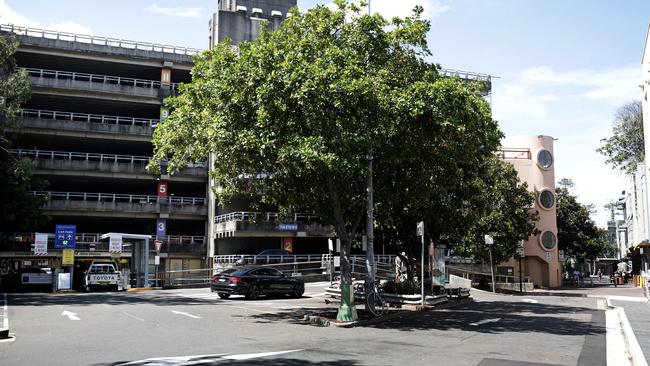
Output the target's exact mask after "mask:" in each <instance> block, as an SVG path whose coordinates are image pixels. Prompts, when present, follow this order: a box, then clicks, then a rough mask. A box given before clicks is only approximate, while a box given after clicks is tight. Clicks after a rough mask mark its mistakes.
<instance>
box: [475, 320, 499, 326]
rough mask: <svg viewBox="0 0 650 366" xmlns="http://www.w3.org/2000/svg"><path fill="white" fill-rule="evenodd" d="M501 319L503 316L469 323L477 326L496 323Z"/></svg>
mask: <svg viewBox="0 0 650 366" xmlns="http://www.w3.org/2000/svg"><path fill="white" fill-rule="evenodd" d="M499 320H501V318H494V319H484V320H481V321H478V322H476V323H469V325H471V326H474V327H476V326H479V325H483V324H488V323H496V322H498V321H499Z"/></svg>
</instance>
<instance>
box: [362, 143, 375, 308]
mask: <svg viewBox="0 0 650 366" xmlns="http://www.w3.org/2000/svg"><path fill="white" fill-rule="evenodd" d="M372 159H373V157H372V152H370V153H369V154H368V178H367V181H366V185H367V187H366V210H367V215H366V281H365V283H364V290H365V291H364V292H365V294H366V310H367V311H370V309H374V307H375V304H374V303H372V304H370V302H371V301H373V300H374V297H373V296H367V295H368V294H370V293H371V292H372V291H374V290H375V288H374V285H375V247H374V239H375V233H374V231H375V230H374V219H375V218H374V207H373V204H374V202H373V187H372V174H373V166H372Z"/></svg>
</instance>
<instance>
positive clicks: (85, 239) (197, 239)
mask: <svg viewBox="0 0 650 366" xmlns="http://www.w3.org/2000/svg"><path fill="white" fill-rule="evenodd" d="M102 235H103V234H101V233H77V234H76V243H90V244H93V243H100V242H101V237H102ZM54 236H55V234H54V233H48V238H49V239H52V242H53V241H54ZM12 237H13V240H14V241H15V242H17V243H24V244H33V243H34V240H35V235H34V233H13V234H12ZM154 240H162V241H164V242H166V243H167V244H170V245H176V244H204V243H205V236H197V235H151V242H153V241H154ZM150 247H152V248H153V244H150ZM152 250H153V249H152Z"/></svg>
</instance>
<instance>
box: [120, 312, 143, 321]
mask: <svg viewBox="0 0 650 366" xmlns="http://www.w3.org/2000/svg"><path fill="white" fill-rule="evenodd" d="M122 314H124V315H126V316H128V317H129V318H133V319H135V320H139V321H141V322H143V321H144V319H142V318H140V317H137V316H135V315H133V314H129V313H127V312H126V311H123V312H122Z"/></svg>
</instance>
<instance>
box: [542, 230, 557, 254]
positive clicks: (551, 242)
mask: <svg viewBox="0 0 650 366" xmlns="http://www.w3.org/2000/svg"><path fill="white" fill-rule="evenodd" d="M539 238H540V239H539V240H540V242H541V244H542V246H543V247H544V249H546V250H553V249H554V248H555V246H556V245H557V237H556V236H555V233H553V232H552V231H544V232H543V233H542V235H541V236H540V237H539Z"/></svg>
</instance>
